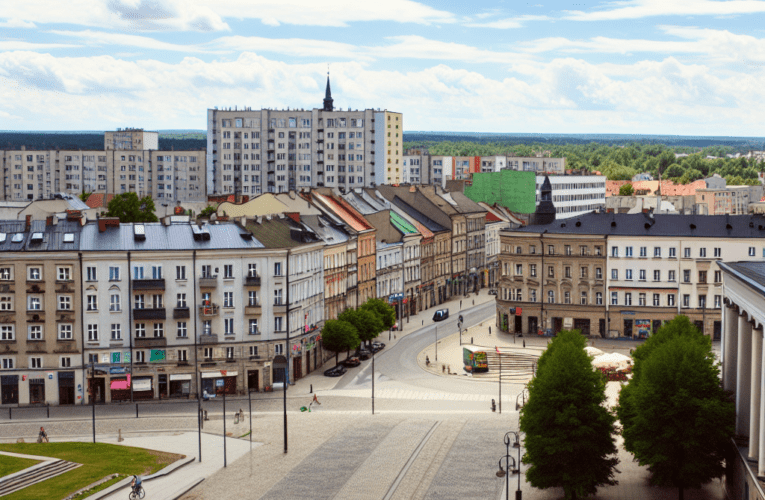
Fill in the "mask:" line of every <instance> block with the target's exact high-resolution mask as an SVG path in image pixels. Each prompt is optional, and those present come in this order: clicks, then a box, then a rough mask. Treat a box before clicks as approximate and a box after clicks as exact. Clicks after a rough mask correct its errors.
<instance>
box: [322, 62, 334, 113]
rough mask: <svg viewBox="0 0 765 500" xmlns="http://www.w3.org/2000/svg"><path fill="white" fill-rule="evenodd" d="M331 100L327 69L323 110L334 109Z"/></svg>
mask: <svg viewBox="0 0 765 500" xmlns="http://www.w3.org/2000/svg"><path fill="white" fill-rule="evenodd" d="M332 102H333V100H332V89H330V88H329V71H327V90H326V91H325V92H324V111H332V110H334V106H333V104H332Z"/></svg>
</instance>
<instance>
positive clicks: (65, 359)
mask: <svg viewBox="0 0 765 500" xmlns="http://www.w3.org/2000/svg"><path fill="white" fill-rule="evenodd" d="M71 367H72V358H70V357H69V356H61V368H71Z"/></svg>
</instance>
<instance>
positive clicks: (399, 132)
mask: <svg viewBox="0 0 765 500" xmlns="http://www.w3.org/2000/svg"><path fill="white" fill-rule="evenodd" d="M375 121H376V122H377V131H376V132H375V141H377V146H378V147H377V152H378V154H377V158H375V161H376V164H375V181H376V182H377V183H378V184H402V183H403V182H404V154H403V152H404V115H403V114H402V113H394V112H392V111H377V112H375ZM356 187H360V186H356ZM364 187H368V186H364Z"/></svg>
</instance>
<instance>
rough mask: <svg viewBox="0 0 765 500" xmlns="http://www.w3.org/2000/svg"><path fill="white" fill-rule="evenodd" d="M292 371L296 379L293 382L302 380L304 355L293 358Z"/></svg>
mask: <svg viewBox="0 0 765 500" xmlns="http://www.w3.org/2000/svg"><path fill="white" fill-rule="evenodd" d="M292 373H293V374H294V375H293V376H294V377H295V379H294V380H293V382H295V381H298V380H300V379H301V378H302V377H303V358H302V356H295V357H294V358H292Z"/></svg>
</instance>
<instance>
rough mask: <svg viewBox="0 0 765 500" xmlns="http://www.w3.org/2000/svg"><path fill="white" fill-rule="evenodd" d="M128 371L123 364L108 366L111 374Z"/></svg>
mask: <svg viewBox="0 0 765 500" xmlns="http://www.w3.org/2000/svg"><path fill="white" fill-rule="evenodd" d="M127 372H128V369H127V368H125V367H124V366H113V367H111V368H109V373H110V374H112V375H118V374H123V375H124V374H125V373H127Z"/></svg>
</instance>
